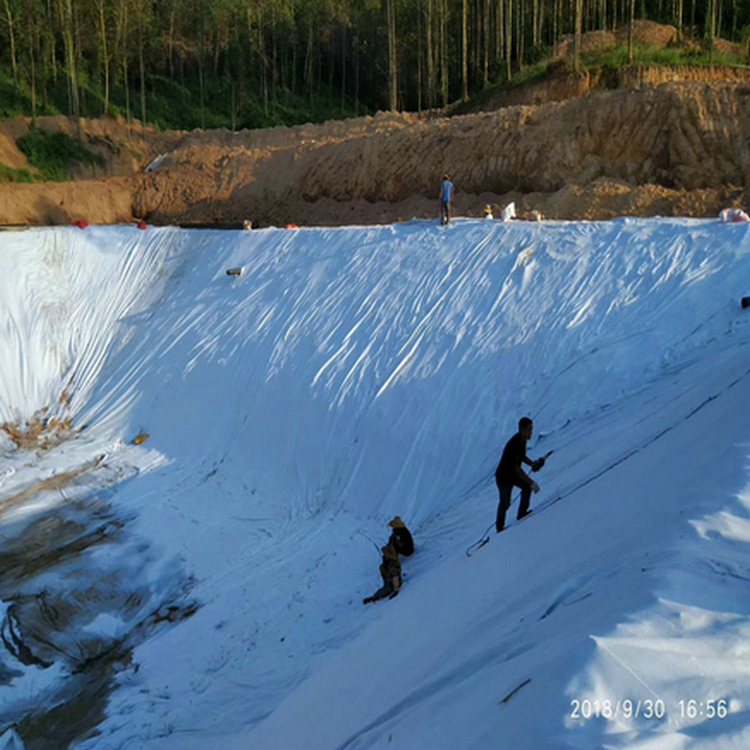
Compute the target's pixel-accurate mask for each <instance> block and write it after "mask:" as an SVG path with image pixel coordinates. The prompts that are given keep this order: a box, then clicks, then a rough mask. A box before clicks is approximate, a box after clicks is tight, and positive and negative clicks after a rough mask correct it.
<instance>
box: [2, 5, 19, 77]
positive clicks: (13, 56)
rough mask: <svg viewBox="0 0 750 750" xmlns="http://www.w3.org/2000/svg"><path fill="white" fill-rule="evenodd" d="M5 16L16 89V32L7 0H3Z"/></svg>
mask: <svg viewBox="0 0 750 750" xmlns="http://www.w3.org/2000/svg"><path fill="white" fill-rule="evenodd" d="M5 17H6V19H7V21H8V36H9V41H10V60H11V65H12V66H13V86H14V87H15V89H16V91H18V61H17V60H16V34H15V31H14V30H13V25H14V22H13V13H12V12H11V10H10V2H9V0H5Z"/></svg>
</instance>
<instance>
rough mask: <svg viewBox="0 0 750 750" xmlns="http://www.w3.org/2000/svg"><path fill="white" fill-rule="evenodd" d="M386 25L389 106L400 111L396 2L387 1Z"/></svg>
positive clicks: (393, 0) (392, 0)
mask: <svg viewBox="0 0 750 750" xmlns="http://www.w3.org/2000/svg"><path fill="white" fill-rule="evenodd" d="M385 12H386V23H387V27H388V106H389V107H390V109H391V110H392V111H394V112H395V111H396V110H397V109H398V57H397V54H396V4H395V0H385Z"/></svg>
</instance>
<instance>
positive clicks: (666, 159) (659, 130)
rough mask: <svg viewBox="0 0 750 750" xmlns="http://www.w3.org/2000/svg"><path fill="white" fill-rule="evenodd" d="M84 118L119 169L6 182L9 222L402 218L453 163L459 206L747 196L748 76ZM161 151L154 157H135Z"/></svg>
mask: <svg viewBox="0 0 750 750" xmlns="http://www.w3.org/2000/svg"><path fill="white" fill-rule="evenodd" d="M53 126H54V123H53ZM67 126H68V127H72V125H71V124H70V123H68V125H67ZM10 129H11V125H9V124H8V123H5V124H3V126H2V127H0V133H2V135H0V160H5V163H7V164H12V165H13V166H23V164H22V163H19V161H18V159H17V158H16V161H13V160H12V159H11V158H10V156H9V155H12V150H13V149H12V143H13V140H12V137H11V135H8V134H9V133H10ZM97 129H98V130H97ZM82 130H83V132H84V134H85V137H86V138H88V139H89V143H92V144H93V145H95V146H97V145H98V147H100V148H102V149H105V150H107V149H108V150H109V151H110V152H111V153H113V154H115V155H116V156H117V157H118V159H119V161H117V160H113V162H112V164H113V166H111V167H109V168H108V169H109V172H110V174H111V175H113V176H105V177H98V178H97V179H94V180H80V181H76V182H71V183H64V184H41V185H0V223H18V222H26V223H32V224H57V223H67V222H69V221H71V220H74V219H78V218H87V219H89V221H92V222H100V223H114V222H123V221H131V220H133V218H134V217H144V218H146V219H147V220H148V221H150V222H152V223H190V222H195V223H206V222H232V223H235V222H241V221H242V220H244V219H250V220H251V221H252V222H253V223H254V224H255V225H267V224H277V225H278V224H285V223H288V222H293V223H295V224H300V225H301V224H332V225H335V224H347V223H373V222H384V221H393V220H398V219H410V218H412V217H415V216H416V217H427V216H434V215H436V209H437V207H436V195H437V186H438V184H439V182H440V178H441V175H442V174H443V172H448V173H449V174H450V175H451V177H452V179H453V181H454V183H455V184H456V188H457V194H456V200H455V204H456V207H455V208H456V213H459V214H463V215H475V216H478V215H481V210H482V208H483V206H484V205H485V204H486V203H490V204H492V205H493V206H495V207H496V209H498V208H499V207H500V206H501V205H504V204H505V203H507V202H508V201H509V200H516V202H517V205H518V207H519V210H520V213H521V214H523V213H524V212H526V211H531V210H532V209H535V210H539V211H541V212H542V213H543V214H544V215H545V216H547V217H550V218H610V217H612V216H616V215H621V214H635V215H653V214H662V215H665V214H672V213H679V214H688V215H698V216H700V215H716V213H717V212H718V210H720V209H721V208H722V207H724V206H725V205H743V204H744V205H747V202H748V199H749V198H750V194H748V195H746V194H745V190H746V188H747V187H748V186H749V185H750V142H748V139H747V137H746V134H747V133H748V132H750V86H748V85H747V84H745V83H743V82H712V83H705V82H694V81H687V82H670V83H663V84H658V85H643V86H641V87H640V88H637V89H621V90H614V91H608V90H597V91H591V92H590V93H588V94H587V95H586V96H584V97H580V98H576V99H571V100H568V101H551V102H547V103H544V104H539V105H536V106H515V107H506V108H503V109H499V110H496V111H494V112H479V113H475V114H467V115H462V116H456V117H450V118H448V117H439V116H436V117H433V118H432V119H429V118H427V117H420V116H416V115H409V114H395V113H389V114H380V115H378V116H376V117H368V118H361V119H358V120H349V121H343V122H332V123H325V124H323V125H306V126H301V127H297V128H273V129H268V130H260V131H243V132H240V133H229V132H226V131H211V132H201V131H195V132H193V133H190V134H181V133H174V134H159V133H156V132H155V131H148V130H145V129H144V130H139V131H137V132H134V131H133V130H132V129H130V130H128V129H127V128H124V126H122V125H117V124H116V123H115V124H112V123H101V122H96V123H83V124H82ZM105 131H106V132H105ZM3 136H4V138H5V139H4V140H3ZM96 139H99V140H98V141H96ZM160 154H161V155H162V156H163V158H162V160H161V162H160V163H159V166H158V167H157V168H156V169H154V170H152V171H149V172H144V171H138V170H143V169H144V168H145V167H146V165H147V164H149V163H151V161H152V159H153V158H154V157H156V156H157V155H160ZM14 158H15V157H14Z"/></svg>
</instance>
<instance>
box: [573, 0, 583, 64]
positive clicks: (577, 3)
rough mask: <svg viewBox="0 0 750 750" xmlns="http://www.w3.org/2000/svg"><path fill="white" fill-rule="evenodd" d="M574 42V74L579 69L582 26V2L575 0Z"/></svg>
mask: <svg viewBox="0 0 750 750" xmlns="http://www.w3.org/2000/svg"><path fill="white" fill-rule="evenodd" d="M575 7H576V12H575V42H574V51H573V60H574V64H573V67H574V68H575V70H576V72H578V71H579V70H580V69H581V27H582V25H583V0H575Z"/></svg>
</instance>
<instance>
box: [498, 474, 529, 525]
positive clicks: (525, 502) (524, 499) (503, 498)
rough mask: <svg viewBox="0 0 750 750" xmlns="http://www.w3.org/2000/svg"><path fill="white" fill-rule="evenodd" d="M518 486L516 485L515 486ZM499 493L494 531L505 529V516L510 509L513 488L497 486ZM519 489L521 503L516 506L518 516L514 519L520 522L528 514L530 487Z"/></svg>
mask: <svg viewBox="0 0 750 750" xmlns="http://www.w3.org/2000/svg"><path fill="white" fill-rule="evenodd" d="M516 486H518V485H516ZM497 489H498V490H499V491H500V502H499V503H498V506H497V519H496V520H495V530H496V531H502V530H503V529H504V528H505V514H506V513H507V512H508V508H510V496H511V493H512V492H513V487H512V486H510V485H502V484H500V485H498V487H497ZM520 489H521V502H520V504H519V506H518V515H517V516H516V518H517V519H518V520H521V519H522V518H523V517H524V516H525V515H526V514H527V513H528V512H529V503H530V502H531V487H529V485H525V486H523V487H521V488H520Z"/></svg>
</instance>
